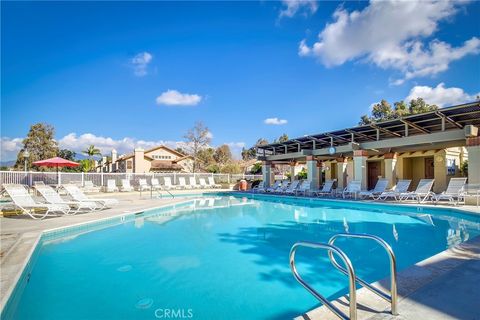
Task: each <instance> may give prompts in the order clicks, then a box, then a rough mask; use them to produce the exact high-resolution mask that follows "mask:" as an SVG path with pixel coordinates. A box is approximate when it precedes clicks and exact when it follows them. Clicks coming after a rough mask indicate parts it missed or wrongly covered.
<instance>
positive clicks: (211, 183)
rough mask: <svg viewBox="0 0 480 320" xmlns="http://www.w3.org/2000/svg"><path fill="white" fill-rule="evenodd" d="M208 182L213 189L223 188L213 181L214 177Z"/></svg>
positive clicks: (209, 178)
mask: <svg viewBox="0 0 480 320" xmlns="http://www.w3.org/2000/svg"><path fill="white" fill-rule="evenodd" d="M207 182H208V184H209V186H210V187H212V188H221V187H222V185H221V184H219V183H215V179H213V177H208V179H207Z"/></svg>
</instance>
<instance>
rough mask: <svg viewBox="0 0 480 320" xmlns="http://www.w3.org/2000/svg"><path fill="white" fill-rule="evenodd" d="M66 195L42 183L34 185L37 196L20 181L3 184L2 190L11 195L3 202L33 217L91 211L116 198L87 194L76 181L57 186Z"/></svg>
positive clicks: (41, 217)
mask: <svg viewBox="0 0 480 320" xmlns="http://www.w3.org/2000/svg"><path fill="white" fill-rule="evenodd" d="M59 188H61V189H62V190H64V191H65V193H66V196H62V195H60V194H59V193H58V192H57V191H58V190H55V189H54V188H53V187H51V186H49V185H45V184H37V185H35V186H34V189H35V191H36V192H37V194H38V195H39V196H34V195H33V193H31V192H30V189H29V187H28V186H25V185H21V184H4V185H2V189H3V191H2V194H3V195H6V196H8V197H9V198H10V200H11V202H7V203H6V205H5V206H12V207H13V208H14V209H17V210H19V211H20V213H21V214H26V215H28V216H29V217H31V218H32V219H44V218H45V217H47V216H50V215H58V214H63V215H74V214H77V213H79V212H92V211H98V210H102V209H105V208H109V207H112V206H114V205H116V204H117V203H118V201H117V200H116V199H98V198H90V197H88V196H87V195H85V193H83V191H82V190H81V189H80V188H79V187H78V186H76V185H73V184H66V185H61V186H59Z"/></svg>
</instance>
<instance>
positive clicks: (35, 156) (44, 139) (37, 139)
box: [15, 123, 58, 171]
mask: <svg viewBox="0 0 480 320" xmlns="http://www.w3.org/2000/svg"><path fill="white" fill-rule="evenodd" d="M54 135H55V129H54V128H53V127H52V126H51V125H48V124H45V123H37V124H34V125H32V126H31V127H30V130H29V131H28V134H27V137H26V138H25V139H23V141H22V142H23V147H22V149H21V150H20V151H19V153H18V155H17V161H16V162H15V168H16V169H20V168H23V167H24V163H25V158H24V153H25V151H28V153H29V157H28V159H27V166H28V168H31V166H32V162H35V161H39V160H45V159H49V158H53V157H55V156H56V155H57V153H58V145H57V142H56V141H55V140H54ZM38 169H39V170H42V171H45V170H51V169H47V168H46V167H38Z"/></svg>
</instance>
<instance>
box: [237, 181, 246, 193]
mask: <svg viewBox="0 0 480 320" xmlns="http://www.w3.org/2000/svg"><path fill="white" fill-rule="evenodd" d="M239 189H240V191H247V180H245V179H243V180H240V188H239Z"/></svg>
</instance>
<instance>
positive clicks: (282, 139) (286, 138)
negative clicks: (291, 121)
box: [278, 133, 288, 142]
mask: <svg viewBox="0 0 480 320" xmlns="http://www.w3.org/2000/svg"><path fill="white" fill-rule="evenodd" d="M285 141H288V135H287V134H286V133H284V134H282V135H281V136H280V137H279V138H278V142H285Z"/></svg>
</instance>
